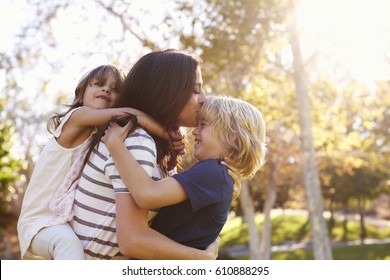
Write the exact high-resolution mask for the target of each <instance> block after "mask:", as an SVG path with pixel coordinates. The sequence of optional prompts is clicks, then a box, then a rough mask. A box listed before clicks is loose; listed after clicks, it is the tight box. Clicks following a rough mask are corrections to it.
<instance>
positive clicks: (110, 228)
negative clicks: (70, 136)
mask: <svg viewBox="0 0 390 280" xmlns="http://www.w3.org/2000/svg"><path fill="white" fill-rule="evenodd" d="M125 145H126V147H127V149H128V150H129V152H130V153H131V154H132V155H133V156H134V158H135V159H136V160H137V161H138V163H139V164H141V166H142V167H143V168H144V169H145V170H146V172H147V173H148V174H149V176H151V177H152V178H153V179H155V180H159V179H161V178H162V172H161V170H160V169H159V168H158V166H157V163H156V155H157V153H156V145H155V142H154V140H153V138H152V137H151V136H150V135H149V134H148V133H147V132H146V131H145V130H143V129H141V128H139V129H136V130H135V131H134V132H133V133H131V134H130V135H129V136H128V138H127V139H126V140H125ZM129 172H131V170H129ZM126 192H128V190H127V188H126V186H125V185H124V183H123V182H122V180H121V178H120V176H119V173H118V170H117V169H116V167H115V165H114V162H113V159H112V158H111V156H110V154H109V152H108V150H107V148H106V146H105V145H104V143H103V142H101V143H100V144H99V146H98V148H97V149H96V148H95V150H94V151H93V153H92V154H91V157H90V159H89V161H88V163H87V164H86V166H85V167H84V170H83V174H82V177H81V179H80V182H79V185H78V188H77V191H76V196H75V202H74V208H73V209H74V218H73V221H72V225H73V228H74V231H75V232H76V234H77V236H78V237H79V239H80V240H81V242H82V244H83V247H84V253H85V257H86V259H111V258H112V257H114V256H116V255H118V254H119V247H118V242H117V238H116V222H115V194H117V193H126Z"/></svg>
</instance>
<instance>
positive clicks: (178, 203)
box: [102, 96, 266, 249]
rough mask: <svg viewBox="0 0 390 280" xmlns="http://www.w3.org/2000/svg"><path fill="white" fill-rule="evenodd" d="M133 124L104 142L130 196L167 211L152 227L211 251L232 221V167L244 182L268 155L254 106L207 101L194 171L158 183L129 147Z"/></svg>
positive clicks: (229, 100) (261, 122)
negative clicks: (148, 173) (229, 169)
mask: <svg viewBox="0 0 390 280" xmlns="http://www.w3.org/2000/svg"><path fill="white" fill-rule="evenodd" d="M129 128H130V124H128V125H127V126H125V127H123V128H122V127H120V126H118V125H117V124H115V123H112V124H111V125H110V126H109V127H108V128H107V130H106V134H105V136H104V137H103V138H102V140H103V141H104V142H105V143H106V145H107V148H108V149H109V151H110V153H111V156H112V158H113V160H114V162H115V165H116V167H117V169H118V171H119V173H120V175H121V178H122V180H123V181H124V182H125V184H126V186H127V188H128V190H129V192H130V193H131V195H132V196H133V198H134V200H135V201H136V202H137V204H138V205H139V206H140V207H141V208H145V209H154V208H160V207H162V208H161V209H160V210H159V212H158V214H157V216H156V217H155V218H154V219H153V220H152V222H151V227H152V228H153V229H155V230H157V231H159V232H160V233H162V234H164V235H166V236H168V237H169V238H171V239H173V240H175V241H177V242H179V243H182V244H184V245H186V246H191V247H194V248H198V249H205V248H206V247H207V246H208V245H209V244H211V243H212V242H213V241H214V240H215V239H216V238H217V237H218V235H219V233H220V231H221V230H222V228H223V226H224V224H225V223H226V220H227V217H228V213H229V209H230V205H231V202H232V199H233V197H234V195H233V192H234V191H235V192H237V193H238V192H239V190H235V188H234V183H233V180H232V178H231V177H230V176H229V174H228V167H227V166H226V165H224V164H222V163H221V162H222V161H223V160H225V159H229V160H228V161H227V163H228V165H229V168H231V170H232V171H234V173H235V176H236V177H239V178H249V177H251V176H253V175H254V174H255V173H256V171H257V170H258V169H259V168H260V167H261V166H262V164H263V161H264V157H265V150H266V148H265V137H266V136H265V123H264V120H263V117H262V115H261V113H260V112H259V111H258V110H257V109H256V108H255V107H254V106H252V105H251V104H249V103H247V102H245V101H242V100H239V99H235V98H231V97H219V96H210V97H207V99H206V101H205V103H204V105H203V107H202V110H201V112H200V121H199V124H198V127H197V128H196V129H195V130H194V131H193V135H194V136H195V145H194V156H195V158H196V159H197V160H199V162H198V163H196V164H195V165H194V166H193V167H191V168H190V169H188V170H186V171H184V172H182V173H179V174H175V175H173V176H172V177H168V178H165V179H162V180H160V181H154V180H152V179H151V178H150V177H149V176H148V175H147V174H146V172H145V171H144V170H143V169H142V168H141V167H140V165H139V164H138V163H137V162H136V161H135V160H134V158H133V157H132V156H131V155H130V154H129V153H128V152H126V151H127V148H126V147H125V146H124V144H123V139H124V138H125V137H126V136H127V129H129ZM129 170H130V172H129Z"/></svg>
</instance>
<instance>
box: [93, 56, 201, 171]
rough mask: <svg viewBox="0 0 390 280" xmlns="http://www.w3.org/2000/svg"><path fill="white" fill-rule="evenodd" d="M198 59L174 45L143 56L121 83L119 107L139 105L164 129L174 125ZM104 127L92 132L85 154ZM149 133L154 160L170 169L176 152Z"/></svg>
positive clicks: (189, 91) (188, 94) (187, 95)
mask: <svg viewBox="0 0 390 280" xmlns="http://www.w3.org/2000/svg"><path fill="white" fill-rule="evenodd" d="M199 63H200V59H199V58H197V57H195V56H193V55H190V54H188V53H186V52H183V51H178V50H173V49H168V50H163V51H155V52H151V53H149V54H147V55H145V56H143V57H142V58H141V59H140V60H138V62H137V63H136V64H135V65H134V66H133V67H132V69H131V70H130V72H129V73H128V75H127V77H126V79H125V81H124V83H123V87H122V92H121V95H120V97H119V100H118V104H119V107H131V108H136V109H139V110H141V111H143V112H145V113H146V114H148V115H150V116H151V117H153V118H154V119H155V120H156V121H157V122H159V123H160V124H161V125H162V126H163V127H164V128H165V129H166V130H167V131H172V130H175V129H177V121H178V117H179V114H180V112H181V111H182V110H183V108H184V106H185V105H186V104H187V102H188V101H189V100H190V98H191V96H192V94H193V90H194V86H195V81H196V68H197V67H198V65H199ZM106 127H107V125H105V126H102V127H101V128H100V133H97V134H96V135H95V137H94V139H93V143H92V144H91V147H90V150H89V151H88V154H87V158H88V157H89V155H90V153H91V152H92V150H93V148H94V146H95V145H97V144H98V143H99V142H100V139H101V136H102V135H103V134H104V130H105V128H106ZM102 131H103V133H102ZM152 137H153V139H154V140H155V142H156V147H157V163H158V164H159V165H160V167H161V168H163V169H165V170H166V171H168V170H171V169H172V168H173V167H174V166H175V165H176V163H177V154H176V153H175V152H174V151H173V150H172V149H171V148H170V145H169V141H167V140H164V139H161V138H159V137H156V136H154V135H152Z"/></svg>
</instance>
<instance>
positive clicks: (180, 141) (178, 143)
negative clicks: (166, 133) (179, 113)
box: [169, 129, 186, 155]
mask: <svg viewBox="0 0 390 280" xmlns="http://www.w3.org/2000/svg"><path fill="white" fill-rule="evenodd" d="M169 143H170V145H171V147H172V149H173V150H174V151H176V152H177V153H178V154H179V155H185V153H186V150H185V147H186V145H185V142H184V138H183V135H182V134H181V132H180V130H179V129H178V130H175V131H172V132H171V133H170V140H169Z"/></svg>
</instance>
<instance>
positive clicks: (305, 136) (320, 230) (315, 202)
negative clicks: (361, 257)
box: [290, 21, 332, 260]
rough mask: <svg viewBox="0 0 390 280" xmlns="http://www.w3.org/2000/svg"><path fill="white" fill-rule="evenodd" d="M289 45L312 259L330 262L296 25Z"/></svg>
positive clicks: (330, 254)
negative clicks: (291, 56)
mask: <svg viewBox="0 0 390 280" xmlns="http://www.w3.org/2000/svg"><path fill="white" fill-rule="evenodd" d="M290 31H291V36H290V44H291V48H292V52H293V67H294V80H295V87H296V93H297V99H298V112H299V121H300V127H301V155H302V158H301V164H302V171H303V184H304V187H305V191H306V200H307V207H308V210H309V217H310V226H311V230H312V236H313V245H314V258H315V259H320V260H329V259H332V251H331V247H330V240H329V235H328V229H327V226H326V221H325V219H324V217H323V211H324V210H323V201H322V196H321V191H320V181H319V177H318V171H317V167H316V162H315V158H314V146H313V138H312V129H311V118H310V102H309V96H308V90H307V85H306V81H305V73H304V67H303V62H302V56H301V50H300V47H299V40H298V34H297V31H296V26H295V22H294V21H293V22H292V24H291V26H290Z"/></svg>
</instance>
